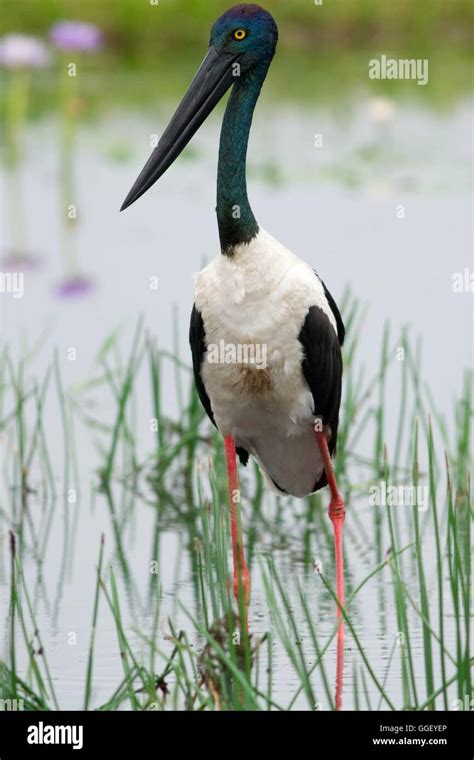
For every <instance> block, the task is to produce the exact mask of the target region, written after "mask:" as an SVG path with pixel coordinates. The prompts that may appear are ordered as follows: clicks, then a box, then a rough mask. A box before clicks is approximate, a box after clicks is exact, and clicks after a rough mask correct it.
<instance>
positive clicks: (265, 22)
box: [210, 3, 278, 71]
mask: <svg viewBox="0 0 474 760" xmlns="http://www.w3.org/2000/svg"><path fill="white" fill-rule="evenodd" d="M277 40H278V27H277V25H276V23H275V19H274V18H273V16H272V15H271V14H270V13H268V11H266V10H265V9H264V8H261V7H260V5H254V4H251V5H248V4H247V3H242V4H240V5H235V6H234V7H233V8H231V9H230V10H228V11H227V12H226V13H224V15H223V16H221V17H220V18H219V19H217V21H216V22H215V24H214V25H213V27H212V29H211V39H210V45H211V46H213V47H215V49H216V50H217V51H219V52H221V53H227V54H229V55H236V56H238V57H239V63H240V66H241V69H242V71H248V70H249V69H251V68H252V67H253V66H255V64H258V63H260V62H261V61H262V60H265V61H268V60H269V59H271V58H272V57H273V54H274V52H275V48H276V44H277Z"/></svg>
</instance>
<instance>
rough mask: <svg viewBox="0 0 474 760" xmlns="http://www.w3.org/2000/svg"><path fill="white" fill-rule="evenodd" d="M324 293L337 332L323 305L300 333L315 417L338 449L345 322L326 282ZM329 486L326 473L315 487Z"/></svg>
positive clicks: (314, 308)
mask: <svg viewBox="0 0 474 760" xmlns="http://www.w3.org/2000/svg"><path fill="white" fill-rule="evenodd" d="M323 287H324V292H325V295H326V298H327V301H328V303H329V306H330V308H331V311H332V313H333V314H334V318H335V320H336V326H337V334H336V333H335V332H334V328H333V326H332V324H331V323H330V321H329V319H328V318H327V316H326V314H325V313H324V312H323V310H322V309H320V308H319V306H311V307H310V308H309V310H308V313H307V315H306V319H305V321H304V323H303V327H302V328H301V331H300V334H299V336H298V337H299V341H300V343H301V345H302V346H303V352H304V359H303V364H302V370H303V375H304V378H305V380H306V382H307V383H308V385H309V388H310V390H311V394H312V396H313V402H314V408H313V413H314V416H315V417H321V418H322V420H323V424H324V425H329V427H330V428H331V437H330V438H329V440H328V447H329V451H330V452H331V454H334V453H335V451H336V443H337V428H338V424H339V408H340V405H341V389H342V356H341V346H342V343H343V342H344V334H345V330H344V324H343V321H342V318H341V315H340V313H339V310H338V308H337V306H336V303H335V301H334V299H333V298H332V296H331V294H330V293H329V291H328V290H327V288H326V286H325V285H324V283H323ZM323 485H326V476H325V474H323V476H322V478H321V480H320V481H319V482H318V483H317V484H316V487H315V490H317V489H318V488H322V486H323Z"/></svg>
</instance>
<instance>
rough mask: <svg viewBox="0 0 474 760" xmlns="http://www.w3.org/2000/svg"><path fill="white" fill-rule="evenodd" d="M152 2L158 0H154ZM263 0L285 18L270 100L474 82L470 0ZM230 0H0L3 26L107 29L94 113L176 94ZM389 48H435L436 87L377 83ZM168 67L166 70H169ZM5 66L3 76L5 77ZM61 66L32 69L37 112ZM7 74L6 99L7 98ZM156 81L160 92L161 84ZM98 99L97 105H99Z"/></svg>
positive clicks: (450, 95)
mask: <svg viewBox="0 0 474 760" xmlns="http://www.w3.org/2000/svg"><path fill="white" fill-rule="evenodd" d="M154 3H157V4H156V5H155V4H154ZM322 3H323V4H322V5H316V4H315V2H314V0H291V2H290V0H265V2H264V3H263V5H264V6H265V7H266V8H267V9H268V10H270V11H271V12H272V13H273V14H274V16H275V18H276V20H277V22H278V24H279V27H280V41H279V51H278V55H277V57H276V60H275V64H274V68H273V69H272V74H273V75H272V76H271V77H270V78H269V81H268V83H267V85H266V88H265V93H266V96H267V97H268V98H269V99H271V98H273V99H275V98H278V99H288V100H290V99H297V100H300V101H304V100H307V99H315V98H316V99H324V100H325V101H327V102H330V101H336V100H341V98H344V97H345V96H348V97H352V96H353V95H354V94H356V93H355V92H354V91H355V90H357V89H359V88H360V87H361V83H363V86H364V87H366V89H367V90H369V91H372V92H374V93H379V92H383V93H387V94H389V95H390V96H393V97H397V93H398V92H401V91H403V96H404V97H408V98H411V97H413V98H415V99H417V100H423V101H426V102H427V103H429V104H435V105H436V107H437V108H439V107H444V106H446V105H447V106H449V105H450V104H452V103H453V102H456V100H457V98H458V97H462V96H463V95H464V94H465V93H466V92H467V91H468V90H469V89H470V87H471V84H472V79H471V60H470V43H471V33H470V30H471V29H472V18H473V10H472V9H473V4H472V3H471V0H449V1H448V0H397V1H396V2H391V1H389V0H322ZM232 4H233V3H232V1H231V0H81V1H80V2H79V1H78V0H21V2H19V0H1V13H0V35H3V34H7V33H12V32H19V33H25V34H35V35H38V36H40V37H44V38H45V39H46V38H47V35H48V31H49V29H50V28H51V26H52V25H53V24H54V23H56V22H58V21H60V20H62V19H69V20H76V21H80V20H82V21H87V22H90V23H92V24H96V25H97V26H98V27H99V28H100V29H101V30H102V31H103V33H104V47H103V50H102V51H101V52H100V53H98V54H97V55H94V56H88V57H87V60H83V61H81V65H82V66H83V67H85V68H87V69H88V70H90V72H91V74H92V75H91V76H88V77H87V78H86V81H83V84H82V94H83V95H84V96H87V97H88V102H89V108H88V113H89V115H93V114H94V111H96V110H97V109H98V110H100V111H103V110H104V109H106V108H107V107H108V106H109V105H114V104H115V103H123V102H126V103H129V104H133V103H135V104H144V105H150V104H151V103H155V102H156V98H157V96H158V95H159V97H160V99H161V98H166V97H167V96H170V97H174V96H175V94H176V91H181V89H182V87H183V86H184V85H185V84H186V82H187V81H189V79H190V77H192V75H193V73H194V71H195V67H196V60H197V59H200V58H201V57H202V56H203V52H204V50H205V48H206V45H207V43H208V37H209V29H210V26H211V24H212V22H213V21H214V20H215V19H216V18H217V17H218V16H219V15H220V14H222V13H223V12H224V11H225V10H226V9H227V8H229V7H230V6H231V5H232ZM382 53H385V54H387V55H389V56H395V57H416V58H423V57H428V58H429V62H430V84H429V87H419V86H416V85H414V86H413V87H410V88H407V87H406V86H405V83H404V82H403V81H402V82H400V80H394V81H388V80H385V81H383V80H381V81H376V82H373V81H371V80H369V78H368V75H367V67H368V60H369V59H370V58H371V57H374V56H379V55H381V54H382ZM163 67H165V72H163ZM1 76H2V75H1V72H0V77H1ZM52 77H54V71H52V70H51V69H49V70H48V69H46V70H44V71H38V72H37V73H36V75H35V86H34V97H33V102H32V103H31V104H30V117H31V116H34V115H35V113H38V112H44V111H45V110H49V109H50V108H54V105H55V99H54V98H55V96H54V87H51V84H52V82H51V78H52ZM4 90H5V88H4V87H1V79H0V108H1V105H2V101H3V99H4ZM158 90H159V93H158ZM94 106H95V107H94Z"/></svg>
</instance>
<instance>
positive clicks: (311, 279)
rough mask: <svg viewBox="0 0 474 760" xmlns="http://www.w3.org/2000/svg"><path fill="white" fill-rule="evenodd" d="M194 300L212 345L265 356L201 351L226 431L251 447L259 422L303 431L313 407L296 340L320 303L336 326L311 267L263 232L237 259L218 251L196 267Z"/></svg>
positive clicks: (208, 388) (210, 390) (242, 248)
mask: <svg viewBox="0 0 474 760" xmlns="http://www.w3.org/2000/svg"><path fill="white" fill-rule="evenodd" d="M195 303H196V307H197V309H198V311H199V312H200V313H201V316H202V319H203V323H204V329H205V334H206V345H207V346H208V349H209V346H219V345H220V346H222V341H223V342H224V344H225V345H226V346H235V347H236V350H238V347H239V346H249V345H253V346H255V355H256V356H260V357H262V356H263V355H264V356H265V366H261V367H260V368H257V367H255V366H253V365H249V364H248V363H247V364H245V363H241V362H238V361H237V362H235V363H232V362H231V363H228V362H215V361H213V362H211V361H208V358H210V352H209V350H208V354H207V355H205V356H204V361H203V364H202V367H201V375H202V378H203V381H204V385H205V388H206V392H207V394H208V396H209V398H210V401H211V405H212V410H213V413H214V417H215V420H216V423H217V425H218V427H219V429H220V430H221V432H222V433H223V434H224V435H229V434H233V435H236V438H237V439H238V440H239V438H240V440H241V441H244V440H245V441H247V443H248V445H249V446H251V445H252V441H253V440H254V434H255V435H258V429H259V426H260V430H261V426H262V424H263V425H266V426H267V427H272V426H273V425H275V432H276V431H278V432H279V434H281V435H283V436H292V435H298V433H299V432H302V431H301V426H303V427H306V426H307V425H308V424H309V423H310V422H311V420H312V412H311V410H312V407H313V399H312V396H311V393H310V390H309V387H308V385H307V383H306V381H305V379H304V376H303V373H302V370H301V363H302V359H303V351H302V346H301V343H300V342H299V340H298V336H299V333H300V330H301V328H302V326H303V323H304V320H305V318H306V315H307V313H308V309H309V308H310V307H311V306H319V307H320V308H321V309H322V310H323V311H324V312H325V314H326V315H327V317H328V319H329V321H330V323H331V324H332V326H333V328H334V330H335V331H336V329H337V328H336V322H335V319H334V315H333V314H332V311H331V309H330V307H329V304H328V302H327V299H326V296H325V294H324V288H323V286H322V284H321V282H320V280H319V279H318V277H316V275H315V274H314V272H313V270H312V269H311V268H310V266H309V265H308V264H306V263H305V262H303V261H302V260H301V259H299V258H298V257H297V256H295V255H294V254H292V253H291V252H290V251H289V250H288V249H287V248H285V246H283V245H281V244H280V243H279V242H278V241H277V240H275V238H273V237H272V236H271V235H270V234H269V233H268V232H266V231H265V230H263V229H260V232H259V233H258V235H257V237H256V238H254V240H252V241H251V242H250V243H249V244H245V245H241V246H238V247H237V249H236V250H235V253H234V255H233V256H223V255H219V256H218V257H217V258H216V259H214V260H213V261H212V262H211V263H210V264H208V266H206V267H205V268H204V269H203V270H202V271H201V272H199V274H198V275H197V276H196V284H195ZM259 351H260V353H258V352H259ZM262 364H263V363H262ZM259 373H260V374H259Z"/></svg>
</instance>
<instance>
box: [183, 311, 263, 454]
mask: <svg viewBox="0 0 474 760" xmlns="http://www.w3.org/2000/svg"><path fill="white" fill-rule="evenodd" d="M189 344H190V346H191V353H192V356H193V371H194V382H195V383H196V390H197V392H198V396H199V399H200V401H201V404H202V405H203V407H204V410H205V412H206V414H207V416H208V417H209V419H210V420H211V422H212V424H213V425H214V427H216V428H217V425H216V421H215V419H214V415H213V413H212V406H211V400H210V398H209V396H208V395H207V392H206V388H205V386H204V382H203V379H202V376H201V367H202V362H203V360H204V354H205V353H206V349H207V347H206V332H205V330H204V323H203V321H202V316H201V312H200V311H198V310H197V309H196V305H195V304H194V305H193V310H192V312H191V324H190V326H189ZM236 451H237V454H238V457H239V459H240V461H241V463H242V464H243V465H246V464H247V462H248V459H249V454H248V451H246V450H245V449H243V448H242V447H241V446H237V449H236Z"/></svg>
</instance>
